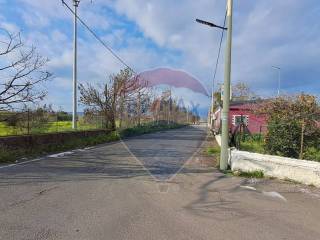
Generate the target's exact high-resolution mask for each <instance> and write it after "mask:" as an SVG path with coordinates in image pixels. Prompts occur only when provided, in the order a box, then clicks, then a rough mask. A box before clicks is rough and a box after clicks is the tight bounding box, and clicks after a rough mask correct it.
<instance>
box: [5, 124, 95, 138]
mask: <svg viewBox="0 0 320 240" xmlns="http://www.w3.org/2000/svg"><path fill="white" fill-rule="evenodd" d="M99 125H100V124H86V123H82V122H81V121H79V123H78V130H90V129H99V128H101V126H99ZM65 131H73V129H72V122H71V121H61V122H57V121H56V122H48V123H43V124H38V125H37V126H30V127H29V133H30V134H34V133H51V132H65ZM23 134H28V128H27V127H23V128H21V127H12V126H7V125H6V124H5V123H3V122H0V136H11V135H23Z"/></svg>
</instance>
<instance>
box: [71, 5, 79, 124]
mask: <svg viewBox="0 0 320 240" xmlns="http://www.w3.org/2000/svg"><path fill="white" fill-rule="evenodd" d="M79 3H80V0H73V6H74V25H73V34H74V36H73V108H72V128H73V129H77V105H78V104H77V90H78V89H77V87H78V84H77V35H78V34H77V8H78V6H79Z"/></svg>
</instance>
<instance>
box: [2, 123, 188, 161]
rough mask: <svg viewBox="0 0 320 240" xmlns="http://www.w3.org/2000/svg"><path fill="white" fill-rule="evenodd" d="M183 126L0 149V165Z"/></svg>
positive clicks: (142, 128) (141, 128) (151, 126)
mask: <svg viewBox="0 0 320 240" xmlns="http://www.w3.org/2000/svg"><path fill="white" fill-rule="evenodd" d="M182 126H183V125H180V124H169V125H167V124H160V125H155V124H146V125H141V126H139V127H134V128H128V129H124V130H121V131H119V132H118V131H115V132H112V133H109V134H101V135H99V136H95V137H86V138H75V139H73V140H72V141H69V142H68V143H64V144H58V143H57V144H51V145H49V146H38V147H37V148H33V149H29V148H27V147H26V148H24V149H15V150H12V149H4V148H0V163H9V162H14V161H15V160H17V159H21V158H33V157H37V156H43V155H46V154H50V153H56V152H62V151H67V150H71V149H76V148H84V147H88V146H94V145H97V144H102V143H108V142H113V141H118V140H120V139H121V137H130V136H137V135H142V134H145V133H152V132H157V131H161V130H167V129H173V128H179V127H182Z"/></svg>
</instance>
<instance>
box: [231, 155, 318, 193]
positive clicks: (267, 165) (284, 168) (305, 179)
mask: <svg viewBox="0 0 320 240" xmlns="http://www.w3.org/2000/svg"><path fill="white" fill-rule="evenodd" d="M230 165H231V169H232V170H233V171H235V170H240V171H244V172H252V171H257V170H261V171H263V172H264V174H265V175H266V176H269V177H276V178H279V179H290V180H294V181H297V182H300V183H304V184H308V185H309V184H313V185H315V186H317V187H320V163H318V162H312V161H305V160H299V159H293V158H285V157H278V156H271V155H263V154H258V153H250V152H244V151H238V150H232V151H231V157H230Z"/></svg>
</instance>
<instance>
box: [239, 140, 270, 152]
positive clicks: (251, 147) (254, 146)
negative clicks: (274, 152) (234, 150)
mask: <svg viewBox="0 0 320 240" xmlns="http://www.w3.org/2000/svg"><path fill="white" fill-rule="evenodd" d="M240 150H242V151H248V152H254V153H261V154H264V153H265V150H264V145H263V142H262V141H255V140H248V141H245V142H241V144H240Z"/></svg>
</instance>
